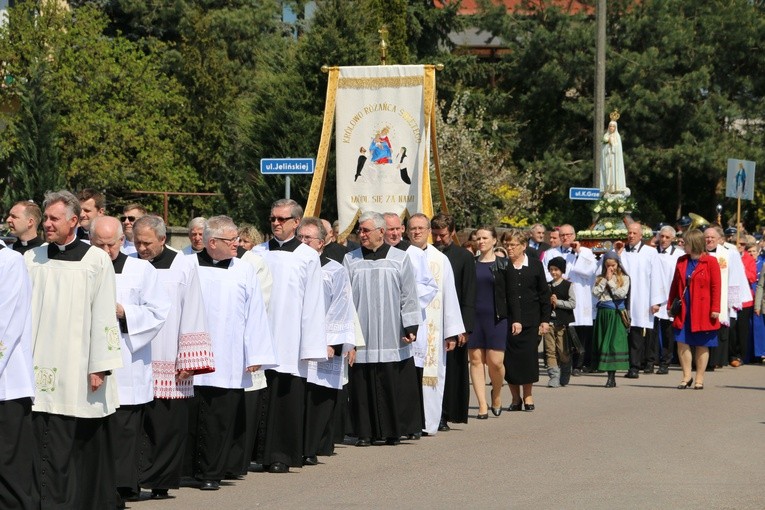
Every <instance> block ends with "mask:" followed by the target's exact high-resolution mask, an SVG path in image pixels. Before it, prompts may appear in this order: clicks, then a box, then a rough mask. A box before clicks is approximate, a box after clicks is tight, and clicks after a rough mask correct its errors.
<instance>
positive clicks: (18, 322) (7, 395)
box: [0, 241, 35, 401]
mask: <svg viewBox="0 0 765 510" xmlns="http://www.w3.org/2000/svg"><path fill="white" fill-rule="evenodd" d="M0 245H2V246H5V245H4V244H2V241H0ZM2 246H0V248H2V249H0V281H1V282H3V286H4V287H5V288H4V289H3V292H0V401H4V400H15V399H18V398H25V397H34V395H35V386H34V371H33V370H32V285H31V283H30V281H29V274H28V273H27V268H26V266H25V265H24V257H23V256H21V255H19V254H18V253H17V252H15V251H13V250H11V249H10V248H7V247H5V248H3V247H2Z"/></svg>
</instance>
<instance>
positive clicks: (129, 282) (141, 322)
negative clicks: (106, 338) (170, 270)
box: [114, 256, 170, 405]
mask: <svg viewBox="0 0 765 510" xmlns="http://www.w3.org/2000/svg"><path fill="white" fill-rule="evenodd" d="M115 276H116V284H117V303H119V304H120V305H122V308H124V309H125V320H124V322H123V324H125V325H126V326H127V328H126V330H125V331H123V328H122V325H121V326H120V348H121V350H122V368H118V369H117V370H116V371H115V372H114V375H115V377H116V378H117V392H118V394H119V399H120V405H136V404H145V403H146V402H149V401H151V400H152V399H153V398H154V384H153V382H152V368H151V341H152V340H153V339H154V337H156V336H157V333H159V331H160V330H161V329H162V326H163V325H164V324H165V320H166V319H167V315H168V314H169V313H170V300H169V299H168V297H167V293H166V292H165V289H164V288H163V287H162V285H161V284H160V283H159V280H158V278H157V270H156V269H154V267H153V266H152V265H151V264H150V263H149V262H147V261H145V260H141V259H139V258H136V257H134V256H131V257H126V259H125V265H124V266H123V267H122V272H120V273H117V274H116V275H115Z"/></svg>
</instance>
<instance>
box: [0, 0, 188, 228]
mask: <svg viewBox="0 0 765 510" xmlns="http://www.w3.org/2000/svg"><path fill="white" fill-rule="evenodd" d="M105 27H106V18H105V17H104V16H103V15H102V14H100V13H99V12H98V11H97V10H96V9H95V8H93V7H89V6H86V7H81V8H79V9H77V10H76V11H74V12H72V11H69V10H67V9H62V8H61V7H60V6H59V4H57V3H56V2H44V3H36V4H34V8H32V6H31V5H30V4H27V3H20V4H18V5H17V6H16V7H15V8H13V9H11V11H10V15H9V23H8V24H7V25H6V26H5V27H4V28H3V29H2V32H0V58H1V59H2V61H3V62H5V64H6V69H7V72H8V73H9V74H11V75H12V76H14V78H15V81H14V84H15V85H12V86H10V87H7V88H5V89H3V90H2V91H0V94H2V95H3V96H5V97H11V96H13V95H18V94H20V93H22V92H23V87H24V84H25V83H38V84H40V87H41V89H40V92H39V97H47V98H48V99H49V100H50V113H51V114H50V115H49V116H48V118H47V120H46V122H50V123H53V122H55V125H51V126H50V130H51V132H55V133H57V137H56V140H57V151H58V154H59V155H60V156H59V157H58V165H57V166H58V172H59V173H61V175H63V176H64V180H65V184H66V186H68V187H70V188H72V189H79V188H83V187H93V188H98V189H103V190H106V191H107V194H108V196H109V198H110V202H112V203H114V202H116V203H119V202H120V201H123V203H124V201H126V200H128V199H129V196H130V192H131V190H134V189H149V190H157V191H161V190H168V189H169V190H176V189H183V188H191V189H194V188H195V187H196V183H197V175H196V173H195V172H194V170H193V168H191V167H190V166H189V165H188V164H187V163H186V162H185V155H184V148H185V146H186V145H187V144H186V143H185V142H186V134H185V133H184V132H183V130H182V129H181V128H180V126H181V122H180V119H181V118H182V112H183V97H182V96H181V94H180V88H179V86H178V83H177V82H176V81H175V80H174V79H172V78H170V77H167V76H165V75H163V74H162V73H161V72H160V62H159V60H158V59H157V58H156V54H155V53H146V52H145V51H141V50H140V49H139V48H138V47H137V46H136V45H135V44H134V43H131V42H130V41H128V40H127V39H125V38H121V37H112V38H107V37H104V36H103V30H104V28H105ZM43 64H45V65H43ZM35 73H41V74H40V75H39V76H37V77H34V74H35ZM6 115H7V119H8V122H9V123H10V124H11V125H16V124H17V123H18V122H20V120H21V117H20V113H19V112H10V113H8V114H6ZM43 141H44V140H42V139H38V140H36V141H35V144H36V150H37V151H38V153H40V154H42V153H43V152H44V151H45V150H46V149H45V147H43V146H42V145H41V143H42V142H43ZM5 143H6V144H7V145H6V146H7V147H11V149H9V151H8V154H9V158H8V159H7V161H6V165H8V164H9V163H11V162H12V161H14V159H15V160H18V159H19V157H20V156H21V155H22V154H21V153H16V152H15V150H14V149H13V148H12V147H17V146H18V145H17V144H18V143H19V140H12V139H10V140H6V141H5ZM28 152H29V151H28ZM49 160H50V162H51V163H50V164H51V165H52V164H53V160H52V159H50V158H49ZM51 172H52V170H51ZM42 184H43V183H41V182H38V183H37V185H42ZM44 191H45V189H38V190H37V191H36V193H35V196H39V194H40V193H42V192H44ZM115 199H116V200H115ZM144 201H145V202H146V205H148V206H149V207H152V208H154V209H157V210H159V208H160V204H161V201H160V199H155V198H153V197H151V198H147V199H145V200H144ZM186 216H187V214H186V213H184V212H183V211H177V217H176V218H174V219H176V220H178V219H180V220H181V221H185V217H186Z"/></svg>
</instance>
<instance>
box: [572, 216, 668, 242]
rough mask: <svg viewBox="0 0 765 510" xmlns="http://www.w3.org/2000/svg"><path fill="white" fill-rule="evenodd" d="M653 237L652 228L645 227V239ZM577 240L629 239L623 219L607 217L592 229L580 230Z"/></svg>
mask: <svg viewBox="0 0 765 510" xmlns="http://www.w3.org/2000/svg"><path fill="white" fill-rule="evenodd" d="M652 236H653V231H652V230H651V228H650V227H647V226H645V225H643V239H647V238H650V237H652ZM576 237H577V239H581V240H586V239H620V240H625V239H627V227H626V226H625V225H624V222H623V221H622V219H621V218H613V217H606V218H602V219H601V220H600V221H598V222H597V223H596V224H595V225H594V226H593V227H592V228H590V229H587V230H580V231H579V232H577V233H576Z"/></svg>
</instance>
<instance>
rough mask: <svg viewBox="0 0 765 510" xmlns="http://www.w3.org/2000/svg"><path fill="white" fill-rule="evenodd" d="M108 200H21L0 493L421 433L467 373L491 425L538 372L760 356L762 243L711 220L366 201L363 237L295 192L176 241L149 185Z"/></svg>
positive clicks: (445, 426) (265, 461) (219, 466)
mask: <svg viewBox="0 0 765 510" xmlns="http://www.w3.org/2000/svg"><path fill="white" fill-rule="evenodd" d="M105 214H106V204H105V199H104V196H103V195H102V194H101V193H99V192H97V191H95V190H92V189H85V190H82V191H81V192H80V193H79V194H78V195H77V196H75V195H74V194H72V193H70V192H68V191H65V190H61V191H57V192H49V193H48V194H46V198H45V202H44V203H43V204H42V207H39V206H37V205H36V204H35V203H33V202H29V201H24V202H19V203H17V204H15V205H14V206H13V208H11V210H10V214H9V216H8V219H7V221H8V226H9V228H10V234H12V236H13V241H14V242H13V244H11V245H10V246H6V245H5V243H3V244H2V245H0V262H1V263H2V264H1V265H0V272H2V274H3V276H4V278H5V281H6V282H12V285H9V286H8V289H9V290H10V291H8V292H6V293H5V295H4V301H5V305H4V306H3V307H2V308H0V309H1V310H2V313H4V314H5V320H4V321H3V324H5V333H4V336H3V343H2V350H0V354H2V356H1V357H0V362H2V365H0V376H1V377H0V391H1V392H2V393H0V395H1V396H2V402H0V412H1V413H2V417H3V419H2V420H0V424H2V431H1V432H2V435H3V437H6V438H11V440H9V441H7V442H6V446H5V447H4V448H3V459H2V462H1V463H0V466H2V480H3V486H4V488H5V489H6V490H4V491H3V493H2V495H0V498H1V499H2V505H1V506H2V507H3V508H48V507H53V506H55V507H61V508H119V507H124V504H125V502H129V501H136V500H138V499H139V498H140V496H141V489H147V490H149V491H151V494H150V497H151V498H152V499H164V498H168V497H170V495H171V491H173V490H176V489H178V488H179V487H194V488H198V489H200V490H206V491H212V490H218V489H220V487H221V485H220V484H221V482H222V481H223V480H231V479H234V480H236V479H241V478H242V477H244V476H245V475H246V474H247V473H248V472H268V473H287V472H289V470H290V468H297V467H302V466H313V465H316V464H318V457H319V456H328V455H332V454H333V452H334V448H335V445H336V444H355V446H357V447H370V446H373V445H390V446H394V445H397V444H399V443H400V442H401V441H416V440H419V439H420V438H421V437H422V436H423V435H425V436H434V435H436V434H438V433H444V432H447V431H449V430H450V425H449V424H450V423H452V424H454V423H467V421H468V414H469V397H470V390H469V388H470V384H472V388H473V391H474V394H475V399H476V400H477V402H478V409H477V413H476V415H475V419H476V420H479V421H480V420H486V419H488V417H489V412H490V411H491V413H492V415H494V416H496V417H499V416H500V415H501V414H502V413H503V412H514V411H525V412H531V411H534V410H535V402H534V396H533V395H532V388H533V385H534V384H535V383H538V382H539V380H540V373H542V374H545V373H546V375H547V376H548V379H547V383H546V386H548V387H550V388H558V387H563V386H566V385H568V384H569V382H570V380H571V377H572V376H573V377H576V376H579V375H581V374H582V373H586V372H593V373H597V372H603V373H606V374H607V378H606V384H605V387H606V388H614V387H617V382H616V377H615V375H616V372H617V371H619V372H623V375H624V377H626V378H638V377H640V376H641V375H644V376H645V375H646V374H664V375H666V374H668V373H669V367H670V365H671V364H679V365H680V367H681V373H682V379H681V380H680V381H666V382H665V383H664V384H667V385H674V384H677V388H678V389H695V390H702V389H703V388H704V381H705V378H706V376H707V375H708V372H711V371H714V370H715V369H720V368H722V367H728V366H730V367H739V366H741V364H742V363H750V362H761V361H762V357H763V356H765V324H764V323H763V320H762V317H761V315H760V314H761V311H762V301H763V287H765V272H760V268H761V267H762V263H763V261H765V251H762V250H761V246H760V244H757V243H755V242H754V240H753V238H752V237H751V236H745V237H744V239H745V240H744V241H743V242H739V243H737V245H734V244H731V243H729V242H727V240H726V235H725V234H726V233H725V232H722V231H721V228H720V227H719V226H717V225H708V226H707V225H700V226H699V225H693V224H690V223H688V224H686V219H683V218H681V220H680V224H678V225H676V227H673V226H670V225H663V226H661V228H660V229H658V230H657V231H656V232H652V233H651V235H650V236H649V237H647V238H646V237H644V236H643V234H644V229H643V226H642V225H641V224H640V223H638V222H633V223H631V224H630V225H629V226H628V229H627V232H628V233H627V239H626V242H623V243H621V242H619V243H615V245H614V247H613V249H611V250H609V251H607V252H606V253H604V254H602V256H600V257H597V256H596V255H595V254H594V253H593V250H591V249H589V248H587V247H586V246H584V245H583V244H582V243H581V242H578V241H577V237H576V236H577V233H576V231H575V230H574V228H573V227H572V226H571V225H569V224H563V225H561V226H557V227H554V228H553V229H551V230H550V231H549V232H548V231H547V230H546V229H545V227H544V226H543V225H541V224H537V225H534V226H533V227H531V228H530V229H528V230H518V229H509V230H505V231H504V232H503V233H502V234H501V235H499V234H498V232H497V229H496V228H495V227H493V226H485V227H481V228H478V229H476V230H474V231H473V232H471V233H470V235H469V237H468V238H467V239H465V241H464V243H463V245H464V246H459V245H458V236H457V235H456V234H457V229H456V225H455V224H454V221H453V218H452V217H451V216H449V215H448V214H442V213H439V214H436V215H435V216H433V217H432V218H428V217H427V216H426V215H424V214H422V213H415V214H412V215H411V216H410V217H409V218H408V219H407V222H406V228H405V226H404V224H403V223H402V220H401V218H400V216H399V215H398V214H396V213H385V214H380V213H376V212H365V213H363V214H361V216H360V217H359V219H358V226H357V227H356V229H355V236H353V237H355V239H356V240H357V241H358V243H359V244H355V243H354V241H353V240H351V239H349V238H346V239H345V240H343V241H344V242H339V241H338V238H337V237H336V235H335V229H334V227H333V225H331V224H330V223H329V222H328V221H327V220H322V219H319V218H316V217H307V216H304V214H303V208H302V207H301V206H300V205H299V204H298V203H297V202H295V201H293V200H290V199H282V200H279V201H277V202H275V203H274V204H272V207H271V213H270V216H269V218H268V220H269V222H270V224H271V234H270V236H269V237H270V239H268V240H267V241H265V240H264V238H263V236H262V235H261V234H260V233H259V232H257V230H255V229H254V228H253V227H250V226H237V225H236V224H235V223H234V222H233V220H232V219H231V218H229V217H228V216H215V217H210V218H201V217H200V218H194V219H192V220H191V221H190V222H189V224H188V241H189V243H190V244H188V246H186V247H185V248H183V249H182V250H176V249H174V248H172V247H170V246H169V245H167V244H166V241H167V233H166V225H165V223H164V221H163V220H162V218H161V217H159V216H156V215H153V214H150V213H149V212H148V211H146V209H145V208H143V207H142V206H141V205H140V204H137V203H136V204H129V205H127V206H126V207H125V208H124V210H123V213H122V215H120V216H119V217H113V216H107V215H105ZM40 225H42V229H43V231H44V238H43V237H41V236H40V235H39V233H38V232H39V230H38V229H39V227H40ZM699 227H700V228H699ZM727 234H728V236H731V235H734V233H732V232H730V231H729V232H728V233H727ZM406 238H408V239H406ZM758 274H761V275H763V276H762V277H758V276H757V275H758ZM540 347H541V349H540ZM540 352H541V353H543V356H542V359H541V361H540V356H539V354H540ZM33 367H34V369H33ZM694 369H695V372H692V370H694ZM486 373H488V381H487V379H486V376H485V374H486ZM505 383H507V384H508V387H509V390H510V394H511V397H512V400H511V402H502V400H501V395H502V388H503V385H504V384H505ZM487 385H488V386H489V388H490V389H489V391H488V395H487Z"/></svg>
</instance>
